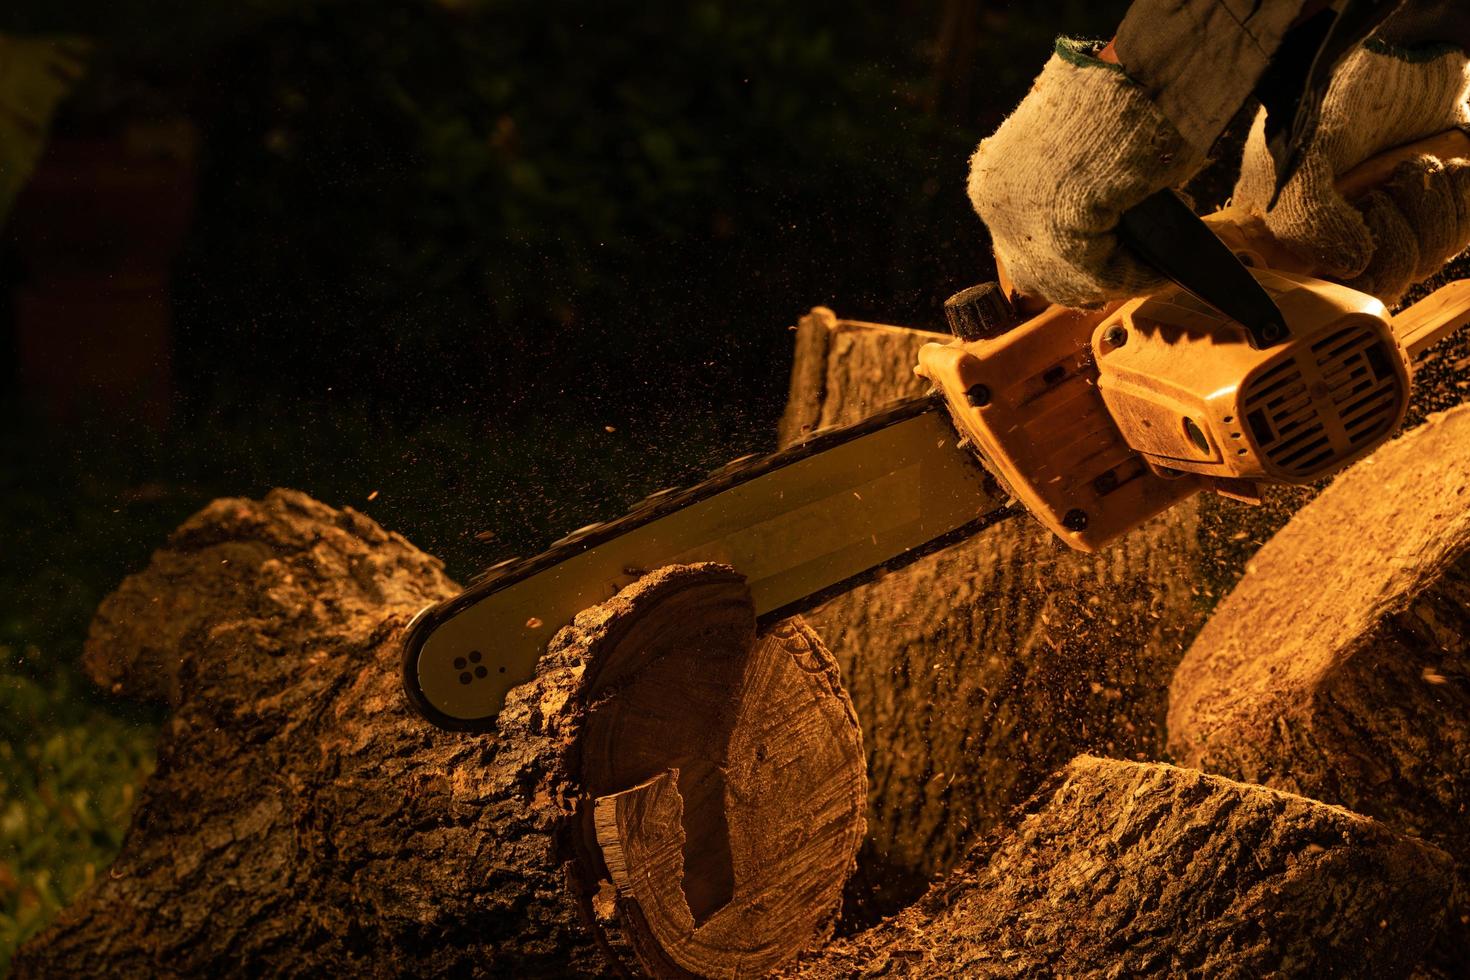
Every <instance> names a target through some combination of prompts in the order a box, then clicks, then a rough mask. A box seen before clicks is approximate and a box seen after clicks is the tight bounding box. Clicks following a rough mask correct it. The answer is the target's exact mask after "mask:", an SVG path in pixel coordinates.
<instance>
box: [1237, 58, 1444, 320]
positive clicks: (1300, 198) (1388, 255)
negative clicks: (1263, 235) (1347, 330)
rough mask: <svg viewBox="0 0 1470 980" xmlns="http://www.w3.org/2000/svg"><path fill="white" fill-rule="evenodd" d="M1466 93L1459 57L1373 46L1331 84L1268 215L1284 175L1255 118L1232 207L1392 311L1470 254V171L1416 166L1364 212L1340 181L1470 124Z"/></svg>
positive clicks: (1422, 160)
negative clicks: (1375, 160)
mask: <svg viewBox="0 0 1470 980" xmlns="http://www.w3.org/2000/svg"><path fill="white" fill-rule="evenodd" d="M1467 90H1470V61H1467V59H1466V57H1465V54H1464V52H1462V51H1460V50H1459V49H1458V48H1451V47H1436V48H1433V49H1415V50H1413V51H1402V50H1394V49H1389V48H1387V47H1384V46H1381V45H1377V44H1374V43H1372V42H1370V44H1369V46H1367V47H1365V48H1363V49H1361V50H1359V51H1356V52H1354V53H1353V54H1351V55H1349V56H1348V57H1347V58H1346V59H1344V60H1343V63H1342V65H1341V66H1339V68H1338V70H1337V72H1336V73H1335V74H1334V75H1333V78H1332V85H1331V87H1330V88H1329V89H1328V92H1327V97H1326V99H1325V100H1324V101H1323V104H1322V116H1321V121H1320V123H1319V124H1318V128H1317V132H1316V134H1315V135H1314V136H1313V138H1312V142H1311V143H1310V144H1309V145H1308V147H1307V149H1306V151H1305V152H1304V153H1303V155H1302V160H1301V166H1300V169H1298V170H1297V172H1296V173H1295V174H1294V175H1293V176H1292V178H1291V180H1290V181H1289V182H1288V183H1287V185H1286V186H1285V187H1284V188H1283V189H1282V191H1281V198H1280V200H1278V201H1277V202H1276V206H1275V207H1274V208H1271V210H1269V211H1267V210H1266V205H1267V204H1268V203H1269V202H1270V199H1271V193H1272V190H1273V189H1274V187H1275V181H1276V171H1275V164H1274V162H1273V161H1272V159H1271V155H1270V153H1269V152H1268V151H1267V150H1266V142H1265V129H1264V127H1265V116H1264V113H1262V114H1260V115H1258V116H1257V117H1256V122H1255V126H1254V127H1253V128H1252V130H1251V133H1250V137H1249V138H1248V139H1247V141H1246V149H1245V156H1244V158H1243V159H1242V161H1241V172H1240V179H1239V181H1238V182H1237V183H1236V185H1235V197H1234V201H1235V204H1236V206H1237V207H1240V208H1243V209H1245V210H1247V211H1251V212H1254V213H1257V214H1264V215H1265V221H1266V226H1267V227H1268V228H1269V229H1270V230H1271V233H1272V234H1273V235H1275V236H1276V238H1277V240H1279V241H1281V242H1282V243H1283V244H1285V245H1287V246H1288V247H1289V248H1291V249H1292V250H1293V251H1295V252H1297V253H1298V254H1300V255H1301V256H1302V257H1303V258H1304V259H1307V260H1309V261H1310V262H1311V263H1312V265H1313V267H1314V268H1315V269H1316V271H1318V272H1319V273H1320V274H1322V275H1325V276H1329V277H1331V278H1334V279H1339V280H1342V281H1344V282H1347V283H1348V284H1349V285H1351V286H1353V287H1354V288H1357V289H1361V290H1363V291H1364V292H1367V293H1372V294H1373V295H1376V296H1377V297H1378V298H1379V299H1381V300H1383V301H1384V302H1385V303H1388V304H1390V305H1392V304H1393V303H1394V302H1396V301H1397V300H1398V299H1399V298H1400V297H1402V295H1403V294H1404V292H1405V290H1407V289H1408V287H1409V286H1410V285H1412V284H1413V283H1415V282H1418V281H1419V280H1421V279H1425V278H1428V277H1429V276H1431V275H1433V274H1434V273H1435V272H1437V271H1439V269H1440V268H1441V267H1442V266H1443V265H1444V264H1445V263H1446V262H1448V261H1449V260H1450V259H1452V258H1454V257H1455V256H1456V255H1457V254H1459V253H1460V252H1461V251H1463V250H1464V249H1465V247H1466V245H1467V244H1470V172H1467V169H1466V164H1465V163H1464V162H1461V161H1446V162H1441V161H1439V160H1436V159H1434V158H1433V157H1428V156H1423V157H1419V158H1417V159H1415V160H1410V161H1407V162H1405V163H1404V164H1401V165H1400V166H1399V167H1398V168H1397V169H1396V170H1395V171H1394V175H1393V177H1392V178H1391V179H1390V180H1389V182H1388V183H1387V184H1386V185H1385V186H1383V187H1381V188H1380V189H1378V190H1375V191H1373V192H1371V193H1369V194H1366V195H1364V196H1363V197H1362V198H1360V199H1359V200H1357V201H1356V202H1355V204H1356V206H1354V204H1349V203H1348V202H1347V201H1346V200H1345V199H1344V198H1343V197H1342V195H1341V194H1339V193H1338V192H1337V190H1336V189H1335V188H1334V187H1333V182H1334V181H1335V180H1336V179H1337V178H1338V177H1339V176H1341V175H1342V174H1344V173H1346V172H1347V171H1349V170H1351V169H1352V168H1353V167H1355V166H1357V165H1358V164H1360V163H1362V162H1363V161H1365V160H1367V159H1369V158H1370V157H1373V156H1376V155H1377V154H1379V153H1382V152H1384V151H1387V150H1391V149H1393V148H1395V147H1398V146H1402V145H1403V144H1405V143H1412V142H1414V141H1415V140H1419V139H1423V138H1425V137H1427V136H1433V135H1435V134H1437V133H1441V132H1444V131H1445V130H1447V129H1451V128H1454V127H1465V126H1467V125H1470V107H1467V105H1466V95H1467Z"/></svg>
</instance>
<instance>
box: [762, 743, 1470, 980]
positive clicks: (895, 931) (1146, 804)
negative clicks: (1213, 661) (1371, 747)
mask: <svg viewBox="0 0 1470 980" xmlns="http://www.w3.org/2000/svg"><path fill="white" fill-rule="evenodd" d="M1449 863H1450V861H1449V858H1448V857H1447V856H1446V855H1445V854H1444V853H1443V852H1441V851H1439V850H1437V849H1435V848H1433V847H1430V846H1428V845H1425V844H1423V843H1421V842H1418V841H1413V840H1410V839H1406V838H1402V837H1399V836H1397V835H1396V834H1394V833H1392V832H1391V831H1389V830H1388V829H1386V828H1385V827H1384V826H1383V825H1382V824H1379V823H1377V822H1375V821H1373V820H1370V819H1368V818H1366V817H1362V816H1359V815H1357V814H1354V813H1350V812H1348V811H1347V810H1344V809H1341V808H1339V807H1334V806H1328V805H1326V804H1323V803H1318V802H1316V801H1315V800H1308V799H1305V798H1303V797H1299V796H1294V795H1289V794H1285V793H1280V792H1276V791H1273V790H1269V789H1265V788H1262V787H1258V786H1249V785H1246V784H1243V783H1236V782H1231V781H1229V780H1226V779H1222V778H1219V777H1215V776H1207V775H1204V774H1202V773H1199V772H1197V771H1194V770H1188V769H1176V768H1174V767H1172V766H1166V765H1160V764H1139V763H1130V762H1119V761H1114V760H1107V759H1098V758H1091V757H1086V756H1084V757H1080V758H1078V759H1076V760H1074V761H1073V762H1072V763H1071V764H1070V765H1068V766H1067V767H1066V768H1065V769H1064V770H1063V771H1062V772H1061V773H1059V774H1058V776H1057V777H1055V778H1054V779H1053V780H1052V781H1051V782H1050V783H1049V784H1048V785H1047V786H1046V787H1045V788H1044V789H1043V790H1042V792H1040V793H1038V794H1037V795H1036V796H1035V797H1034V798H1033V799H1032V801H1031V802H1030V803H1029V804H1028V805H1027V806H1026V809H1025V813H1024V814H1023V817H1022V819H1021V820H1020V822H1019V824H1018V825H1017V827H1016V829H1015V830H1014V832H1012V833H1011V834H1009V835H1008V836H1006V837H1004V838H1000V839H994V838H993V839H991V840H989V841H987V842H986V844H985V845H984V846H981V847H977V848H976V849H975V850H974V851H972V852H971V853H970V854H969V855H968V856H967V857H966V858H965V860H964V861H963V863H962V864H961V866H960V867H959V868H957V869H956V870H955V871H954V872H953V873H952V874H951V875H950V876H949V877H948V878H947V879H946V880H944V881H943V882H941V883H939V884H937V885H936V886H935V887H934V888H933V889H932V890H930V892H929V893H928V894H927V895H925V896H924V898H923V899H922V900H920V901H919V902H918V903H917V904H915V905H914V906H912V907H910V908H909V909H907V910H905V911H904V912H903V913H902V914H900V915H899V916H897V917H896V918H894V919H891V920H889V921H887V922H884V923H883V924H881V925H879V926H876V927H874V928H873V929H870V930H868V931H867V932H864V933H861V934H859V935H856V936H853V937H850V938H847V939H842V940H838V941H836V942H834V943H832V944H830V945H829V946H828V947H827V948H826V949H825V950H824V951H823V952H822V953H820V954H816V955H814V956H812V957H811V958H809V959H804V960H803V961H802V962H801V963H799V964H798V965H797V967H795V968H793V969H792V970H791V971H790V972H789V974H788V975H794V976H800V977H802V978H810V980H827V978H839V977H843V978H845V977H853V976H885V977H887V976H912V977H939V976H943V977H965V978H976V977H1053V976H1074V977H1075V976H1088V977H1139V976H1201V977H1263V976H1290V977H1298V976H1299V977H1325V976H1332V977H1390V976H1407V975H1409V973H1410V972H1411V971H1412V970H1413V969H1414V968H1415V965H1416V964H1417V963H1418V961H1419V960H1420V958H1421V957H1422V956H1423V955H1424V952H1425V950H1426V949H1427V948H1428V946H1429V945H1430V943H1431V942H1432V941H1433V939H1434V936H1435V934H1436V931H1437V929H1438V928H1439V927H1440V923H1441V920H1442V919H1443V916H1444V908H1443V904H1444V901H1445V896H1446V894H1447V892H1448V890H1449V887H1450V883H1449V874H1448V867H1449Z"/></svg>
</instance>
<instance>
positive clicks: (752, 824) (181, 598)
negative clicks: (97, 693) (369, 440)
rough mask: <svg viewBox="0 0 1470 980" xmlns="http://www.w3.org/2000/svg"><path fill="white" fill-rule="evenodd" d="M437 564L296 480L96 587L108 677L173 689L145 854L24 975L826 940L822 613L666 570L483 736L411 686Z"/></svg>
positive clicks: (837, 754)
mask: <svg viewBox="0 0 1470 980" xmlns="http://www.w3.org/2000/svg"><path fill="white" fill-rule="evenodd" d="M454 591H455V587H454V585H453V583H451V582H450V581H449V580H448V579H447V578H446V577H445V576H444V573H443V571H442V569H441V567H440V565H439V563H438V562H437V561H436V560H434V559H432V558H429V557H428V556H426V555H424V554H422V553H421V552H419V551H418V550H416V549H415V548H413V546H412V545H410V544H409V543H408V542H407V541H405V540H404V539H402V538H401V537H399V536H397V535H391V534H388V533H385V532H384V531H383V530H382V529H381V528H379V527H378V526H377V525H376V524H374V523H373V522H372V521H371V520H369V519H367V518H366V517H364V516H362V515H361V514H357V513H355V512H353V511H350V510H348V511H345V512H339V511H336V510H333V509H331V508H329V507H326V506H324V505H322V504H320V503H317V502H315V501H313V500H311V499H309V498H307V497H305V496H303V495H301V494H297V493H292V492H284V491H277V492H274V493H272V494H271V495H269V496H268V497H267V498H266V499H265V500H263V501H259V502H256V501H247V500H221V501H216V502H215V503H214V504H212V505H210V506H209V507H207V508H206V509H205V510H204V511H202V512H201V513H200V514H198V515H196V516H195V517H194V518H192V519H190V520H189V521H188V522H187V523H186V524H185V525H184V526H183V527H181V528H180V529H179V531H178V532H177V533H176V534H175V535H174V536H173V537H172V538H171V540H170V541H169V543H168V545H167V546H166V547H164V548H163V549H161V550H160V551H159V552H158V553H157V554H156V555H155V556H154V559H153V562H152V564H151V565H150V567H149V568H148V569H147V570H145V571H144V572H141V573H139V574H138V575H135V576H133V577H131V578H130V579H128V581H127V582H126V583H124V585H123V586H122V587H121V588H120V589H119V590H118V592H117V593H115V594H114V595H113V596H112V597H111V598H109V599H108V601H107V602H106V603H104V605H103V608H102V610H101V611H100V612H99V614H98V617H97V620H96V623H95V626H94V629H93V632H92V635H91V638H90V640H89V643H88V648H87V653H86V663H87V665H88V668H89V670H90V671H91V673H92V675H93V676H94V677H95V678H96V679H98V680H99V681H100V682H101V683H104V684H105V685H107V686H108V687H109V688H111V689H114V690H118V691H121V692H126V693H138V694H143V695H149V696H155V697H162V698H165V699H167V700H168V701H169V702H170V703H171V704H172V706H173V713H172V716H171V718H170V719H169V721H168V723H167V724H166V726H165V729H164V731H163V734H162V736H161V738H160V744H159V765H158V769H157V772H156V773H155V774H154V776H153V777H152V778H151V779H150V780H149V782H148V783H147V784H146V785H145V787H144V789H143V793H142V795H141V798H140V801H139V803H138V806H137V809H136V811H135V813H134V818H133V824H132V827H131V829H130V830H129V832H128V835H127V838H126V840H125V842H124V845H123V849H122V853H121V854H120V855H119V856H118V858H117V861H116V862H115V864H114V865H113V867H112V868H111V869H110V870H109V871H108V872H107V873H104V874H102V875H100V876H99V880H98V883H97V884H96V885H95V886H93V887H92V888H91V889H90V890H89V891H88V892H86V893H85V894H83V895H82V896H81V897H80V898H79V899H78V900H77V901H76V902H75V903H74V904H73V905H72V906H71V907H69V908H68V909H67V910H65V911H64V912H63V913H62V916H61V917H60V920H59V921H58V922H57V923H55V924H54V925H53V926H52V927H51V928H50V929H48V930H47V931H46V932H44V933H42V934H41V935H39V936H37V937H36V938H35V939H34V940H32V941H31V942H30V943H28V944H27V945H26V946H25V947H24V948H23V949H22V950H21V951H20V953H19V954H18V956H17V957H16V959H15V961H14V966H15V971H16V975H17V976H18V977H43V976H44V977H51V976H95V975H104V974H105V975H118V976H139V977H143V976H157V975H161V974H167V975H176V974H187V975H196V976H217V975H263V974H275V973H280V972H291V973H296V974H321V975H329V976H333V975H342V976H363V975H366V976H374V975H377V976H382V975H404V974H410V975H415V976H434V975H456V976H459V975H497V976H517V977H537V976H548V977H549V976H556V977H563V976H593V975H605V974H610V973H613V972H618V971H622V970H636V969H638V966H639V962H641V963H642V965H643V967H644V968H645V969H647V970H648V971H650V972H653V973H654V974H655V975H661V976H668V975H677V976H687V975H690V974H702V975H705V976H712V977H715V976H718V977H733V976H749V975H754V974H758V973H760V972H762V971H763V970H765V969H768V968H770V967H772V966H775V965H778V964H779V963H781V962H782V961H783V960H786V959H789V958H790V957H791V956H792V955H794V954H795V953H796V952H797V951H798V950H800V949H802V948H804V947H805V946H807V945H809V944H811V943H812V942H814V941H818V940H820V939H821V938H822V937H824V936H825V935H826V933H827V932H828V931H829V927H830V924H831V922H832V921H833V920H834V919H835V917H836V915H837V912H838V908H839V904H840V897H841V891H842V887H843V883H844V882H845V880H846V878H847V876H848V875H849V873H850V871H851V868H852V865H853V859H854V855H855V853H856V850H857V847H858V844H859V842H860V840H861V838H862V834H863V818H862V802H863V799H864V793H865V784H864V778H863V772H862V745H861V740H860V737H859V732H858V728H857V724H856V721H855V718H854V715H853V712H852V708H851V705H850V703H849V701H848V700H847V697H846V695H845V694H844V693H843V691H842V688H841V686H840V685H839V684H838V682H837V672H836V667H835V664H834V663H833V661H832V659H831V657H830V655H829V654H828V653H827V652H826V651H825V649H823V647H822V646H821V644H820V643H819V642H818V641H817V639H816V637H815V636H814V634H812V632H811V631H810V630H808V629H807V628H806V627H804V626H802V625H801V624H800V623H799V622H793V623H788V624H785V625H784V626H783V627H781V628H780V629H778V630H776V631H774V632H772V633H770V634H768V635H764V636H759V637H758V636H756V633H755V623H754V618H753V615H752V613H751V602H750V597H749V595H748V593H747V592H746V590H745V588H744V584H743V582H742V580H741V579H740V577H739V576H738V575H736V574H735V573H734V572H733V571H732V570H730V569H728V568H726V567H723V566H710V565H705V566H684V567H671V568H667V569H661V570H658V571H656V572H654V573H651V574H650V575H648V576H646V577H645V578H643V579H640V580H639V581H638V582H637V583H635V584H634V585H632V586H630V587H629V588H627V589H625V590H624V591H623V592H621V593H619V594H618V596H616V597H615V598H613V599H612V600H610V601H608V602H606V603H604V604H602V605H600V606H596V607H593V608H592V609H589V610H586V611H584V612H583V613H582V614H581V615H580V616H578V617H577V619H576V621H575V622H574V623H573V624H572V625H570V626H569V627H567V628H566V629H564V630H562V631H561V632H560V633H559V634H558V635H557V636H556V638H555V639H554V640H553V642H552V646H551V648H550V649H549V650H548V652H547V655H546V656H545V657H544V658H543V661H542V664H541V667H540V673H539V675H538V677H537V678H536V679H535V680H534V681H532V682H530V683H528V684H525V685H522V686H521V687H518V688H516V689H515V690H514V691H513V692H512V694H511V697H510V699H509V700H508V702H507V705H506V708H505V710H504V711H503V712H502V714H501V716H500V720H499V728H498V731H496V732H495V733H493V734H490V735H483V736H478V735H464V734H457V733H449V732H442V731H439V730H437V729H434V728H432V727H431V726H429V725H428V724H427V723H426V722H424V721H422V720H421V719H419V718H418V717H416V716H414V715H412V714H411V713H410V711H409V709H408V707H407V703H406V701H405V699H404V697H403V694H402V692H401V690H400V689H399V681H398V677H399V673H398V656H399V641H400V638H401V634H402V630H403V628H404V627H405V625H406V624H407V622H408V620H409V618H410V616H411V615H412V614H413V613H414V612H415V611H416V610H417V609H418V608H419V607H420V606H422V605H423V604H424V603H426V602H429V601H434V600H439V599H443V598H445V597H447V596H449V595H451V594H452V593H453V592H454Z"/></svg>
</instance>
